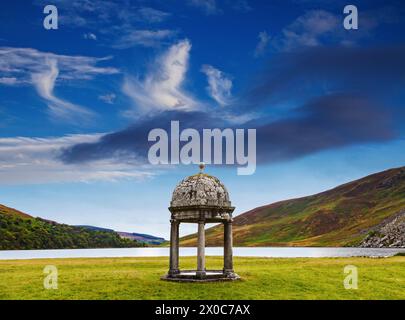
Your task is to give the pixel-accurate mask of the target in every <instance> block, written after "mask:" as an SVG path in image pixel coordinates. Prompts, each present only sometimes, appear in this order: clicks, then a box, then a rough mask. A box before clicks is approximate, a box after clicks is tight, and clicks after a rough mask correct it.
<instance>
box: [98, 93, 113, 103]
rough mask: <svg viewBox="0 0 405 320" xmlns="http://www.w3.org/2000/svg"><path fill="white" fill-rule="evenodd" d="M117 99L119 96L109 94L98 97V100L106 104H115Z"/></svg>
mask: <svg viewBox="0 0 405 320" xmlns="http://www.w3.org/2000/svg"><path fill="white" fill-rule="evenodd" d="M116 97H117V96H116V95H115V93H107V94H103V95H100V96H98V98H99V99H100V100H101V101H103V102H105V103H108V104H113V103H114V101H115V98H116Z"/></svg>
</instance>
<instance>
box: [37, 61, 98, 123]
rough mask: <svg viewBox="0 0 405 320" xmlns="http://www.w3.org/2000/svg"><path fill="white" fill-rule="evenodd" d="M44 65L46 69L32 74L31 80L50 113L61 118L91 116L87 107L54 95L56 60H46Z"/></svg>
mask: <svg viewBox="0 0 405 320" xmlns="http://www.w3.org/2000/svg"><path fill="white" fill-rule="evenodd" d="M46 67H47V70H45V71H43V72H38V73H33V74H32V82H33V84H34V86H35V88H36V89H37V92H38V94H39V95H40V96H41V97H42V98H44V99H45V100H46V101H47V103H48V108H49V111H50V112H51V114H52V115H53V116H54V117H57V118H59V119H62V120H73V119H83V120H87V119H88V118H89V117H92V116H93V115H94V114H93V112H91V111H89V110H88V109H86V108H84V107H81V106H78V105H75V104H73V103H70V102H68V101H65V100H63V99H60V98H58V97H56V96H55V95H54V93H53V89H54V87H55V81H56V78H57V77H58V74H59V69H58V67H57V60H55V59H48V60H46Z"/></svg>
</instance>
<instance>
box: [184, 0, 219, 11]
mask: <svg viewBox="0 0 405 320" xmlns="http://www.w3.org/2000/svg"><path fill="white" fill-rule="evenodd" d="M188 3H189V4H190V5H191V6H193V7H196V8H199V9H201V10H202V11H203V12H204V13H205V14H208V15H210V14H217V13H220V12H221V10H220V9H219V8H218V6H217V2H216V0H188Z"/></svg>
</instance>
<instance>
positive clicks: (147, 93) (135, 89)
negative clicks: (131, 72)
mask: <svg viewBox="0 0 405 320" xmlns="http://www.w3.org/2000/svg"><path fill="white" fill-rule="evenodd" d="M190 50H191V44H190V42H189V41H188V40H183V41H180V42H178V43H177V44H174V45H172V46H171V47H170V48H169V49H168V50H167V51H166V52H165V53H164V54H162V55H161V56H159V57H158V58H157V59H156V61H155V63H154V65H153V68H152V70H150V71H149V73H148V74H147V75H146V76H145V78H144V79H142V80H140V79H138V78H134V77H127V78H126V80H125V82H124V86H123V92H124V93H125V94H127V95H128V96H129V97H130V98H131V99H132V100H133V101H134V103H135V105H136V106H137V107H138V108H139V109H140V110H141V111H151V110H170V109H182V110H191V109H195V108H196V107H197V106H198V103H197V102H196V101H195V100H194V98H193V97H192V96H190V95H189V94H188V93H187V92H185V91H184V89H183V87H182V86H183V82H184V78H185V75H186V72H187V69H188V60H189V55H190Z"/></svg>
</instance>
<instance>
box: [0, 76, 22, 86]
mask: <svg viewBox="0 0 405 320" xmlns="http://www.w3.org/2000/svg"><path fill="white" fill-rule="evenodd" d="M17 83H18V80H17V78H16V77H0V84H5V85H9V86H11V85H14V84H17Z"/></svg>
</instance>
